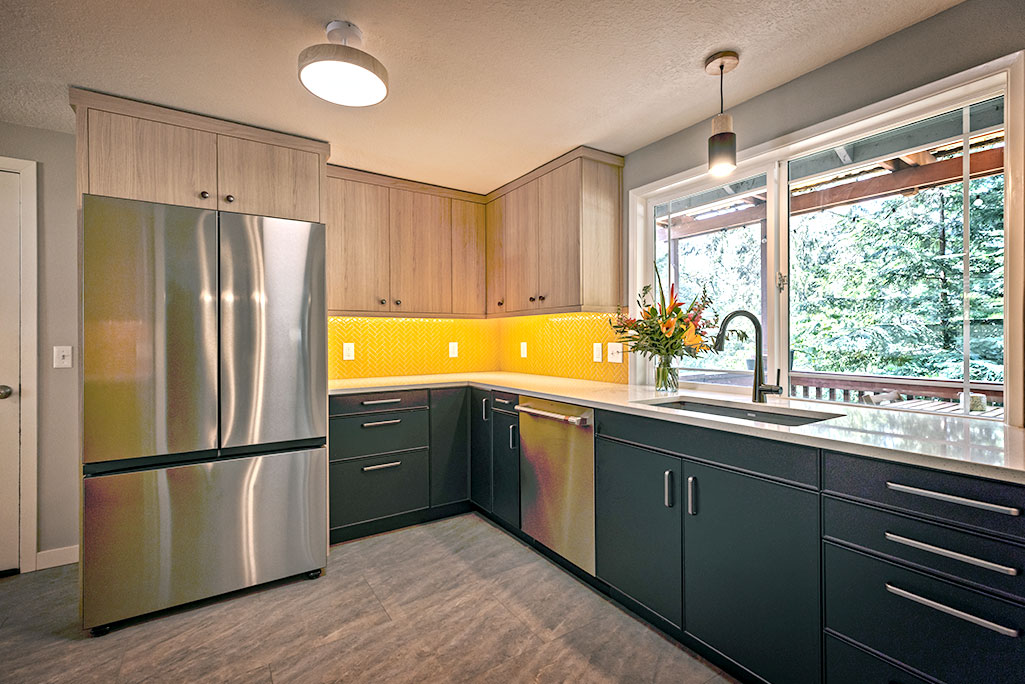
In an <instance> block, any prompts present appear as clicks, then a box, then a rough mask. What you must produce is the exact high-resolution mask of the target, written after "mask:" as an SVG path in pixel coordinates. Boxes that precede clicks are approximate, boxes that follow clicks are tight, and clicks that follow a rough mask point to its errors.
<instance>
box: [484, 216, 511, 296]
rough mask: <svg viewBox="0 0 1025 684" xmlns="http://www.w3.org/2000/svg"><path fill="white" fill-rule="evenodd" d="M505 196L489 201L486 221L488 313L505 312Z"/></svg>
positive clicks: (485, 260)
mask: <svg viewBox="0 0 1025 684" xmlns="http://www.w3.org/2000/svg"><path fill="white" fill-rule="evenodd" d="M504 208H505V198H504V197H499V198H497V199H494V200H491V201H490V202H488V203H487V206H486V208H485V223H486V226H485V228H486V232H487V244H486V245H485V259H484V264H485V272H486V278H487V291H488V301H487V307H486V312H487V314H488V315H491V314H500V313H504V312H505V310H506V309H505V300H506V293H505V256H504V248H503V245H504V243H505V232H504V231H503V230H502V226H503V225H504V217H505V210H504Z"/></svg>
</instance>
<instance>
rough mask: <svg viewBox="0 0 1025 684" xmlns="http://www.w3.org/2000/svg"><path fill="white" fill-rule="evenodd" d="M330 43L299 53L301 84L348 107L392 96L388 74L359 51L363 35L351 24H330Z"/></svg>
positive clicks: (326, 98)
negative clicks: (389, 94)
mask: <svg viewBox="0 0 1025 684" xmlns="http://www.w3.org/2000/svg"><path fill="white" fill-rule="evenodd" d="M327 39H328V41H329V42H328V43H322V44H320V45H311V46H310V47H308V48H306V49H305V50H303V51H302V52H301V53H299V82H300V83H302V84H303V86H304V87H305V88H306V89H307V90H308V91H310V92H311V93H313V94H314V95H316V96H317V97H319V98H320V99H322V100H327V101H328V102H333V103H334V104H339V105H344V106H346V107H366V106H368V105H375V104H377V103H378V102H380V101H381V100H383V99H384V98H385V97H386V96H387V95H388V71H387V70H386V69H385V68H384V65H383V64H381V63H380V62H379V61H377V60H376V59H375V58H374V57H373V56H372V55H369V54H367V53H366V52H363V51H362V50H360V49H359V48H360V47H361V46H362V45H363V33H362V32H361V31H360V30H359V28H358V27H357V26H356V25H355V24H353V23H351V22H348V21H332V22H331V23H330V24H328V25H327Z"/></svg>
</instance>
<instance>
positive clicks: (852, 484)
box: [822, 451, 1025, 539]
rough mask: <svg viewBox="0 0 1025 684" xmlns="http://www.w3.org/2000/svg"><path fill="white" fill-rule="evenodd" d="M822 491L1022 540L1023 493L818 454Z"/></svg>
mask: <svg viewBox="0 0 1025 684" xmlns="http://www.w3.org/2000/svg"><path fill="white" fill-rule="evenodd" d="M822 489H823V490H824V491H826V492H832V493H836V494H841V495H845V496H850V497H855V498H858V499H862V500H865V501H870V502H872V503H877V504H880V505H882V506H890V507H893V508H898V509H901V510H904V511H908V512H911V513H919V514H922V515H926V516H930V517H933V518H938V519H940V520H945V521H950V522H953V523H956V524H959V525H966V526H969V527H974V528H976V529H978V530H982V531H985V532H991V533H993V532H995V533H997V534H1003V535H1009V536H1012V537H1017V538H1019V539H1025V487H1022V486H1019V485H1014V484H1009V483H1006V482H994V481H992V480H983V479H979V478H975V477H968V476H966V475H958V474H955V473H945V472H941V471H938V470H928V469H926V468H916V467H914V466H908V465H903V464H899V463H890V462H888V461H878V460H874V459H870V458H861V457H858V456H849V455H847V454H840V453H836V452H833V451H824V452H822Z"/></svg>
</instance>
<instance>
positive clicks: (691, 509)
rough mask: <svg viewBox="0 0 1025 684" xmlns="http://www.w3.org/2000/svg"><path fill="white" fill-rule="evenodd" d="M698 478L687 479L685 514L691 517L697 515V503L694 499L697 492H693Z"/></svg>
mask: <svg viewBox="0 0 1025 684" xmlns="http://www.w3.org/2000/svg"><path fill="white" fill-rule="evenodd" d="M697 483H698V478H696V477H694V476H693V475H691V476H690V477H688V478H687V512H688V513H689V514H691V515H697V514H698V502H697V500H696V498H695V495H696V494H697V492H696V491H695V488H696V485H697Z"/></svg>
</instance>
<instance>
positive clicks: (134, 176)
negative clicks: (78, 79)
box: [88, 109, 217, 209]
mask: <svg viewBox="0 0 1025 684" xmlns="http://www.w3.org/2000/svg"><path fill="white" fill-rule="evenodd" d="M88 131H89V132H88V139H89V148H88V149H89V153H88V155H89V162H88V164H89V182H88V188H89V192H90V193H92V194H94V195H106V196H109V197H124V198H126V199H135V200H144V201H147V202H160V203H162V204H178V205H182V206H187V207H199V208H201V209H216V208H217V136H216V135H215V134H213V133H207V132H205V131H198V130H195V129H192V128H184V127H182V126H172V125H171V124H165V123H158V122H156V121H149V120H147V119H139V118H136V117H133V116H125V115H122V114H112V113H110V112H105V111H101V110H97V109H90V110H89V116H88ZM204 193H205V194H206V197H205V198H204V197H203V194H204Z"/></svg>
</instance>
